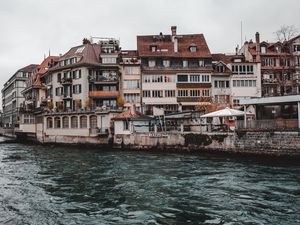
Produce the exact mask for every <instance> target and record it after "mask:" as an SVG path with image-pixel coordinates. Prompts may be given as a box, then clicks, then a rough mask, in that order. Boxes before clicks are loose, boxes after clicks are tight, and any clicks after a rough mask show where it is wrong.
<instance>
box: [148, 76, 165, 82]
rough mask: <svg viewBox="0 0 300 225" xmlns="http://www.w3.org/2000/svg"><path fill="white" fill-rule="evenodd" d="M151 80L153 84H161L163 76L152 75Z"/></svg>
mask: <svg viewBox="0 0 300 225" xmlns="http://www.w3.org/2000/svg"><path fill="white" fill-rule="evenodd" d="M151 78H152V82H153V83H162V82H163V81H164V76H162V75H152V76H151Z"/></svg>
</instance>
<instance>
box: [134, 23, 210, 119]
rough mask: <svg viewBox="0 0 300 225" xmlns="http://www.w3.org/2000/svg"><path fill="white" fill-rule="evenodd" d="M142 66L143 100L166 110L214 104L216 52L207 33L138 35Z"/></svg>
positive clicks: (150, 108)
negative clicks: (213, 70) (212, 78)
mask: <svg viewBox="0 0 300 225" xmlns="http://www.w3.org/2000/svg"><path fill="white" fill-rule="evenodd" d="M137 50H138V54H139V57H140V58H141V68H142V104H143V107H144V108H145V112H146V113H147V114H152V113H153V107H157V108H163V109H164V111H165V112H166V113H170V112H175V111H178V110H191V109H195V108H196V107H197V106H199V105H207V104H210V101H211V73H212V56H211V53H210V50H209V48H208V46H207V43H206V41H205V38H204V35H203V34H185V35H178V34H177V31H176V26H173V27H171V35H165V34H162V33H160V34H159V35H146V36H137Z"/></svg>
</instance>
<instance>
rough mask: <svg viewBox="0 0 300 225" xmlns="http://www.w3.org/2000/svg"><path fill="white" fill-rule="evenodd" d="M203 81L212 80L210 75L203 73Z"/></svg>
mask: <svg viewBox="0 0 300 225" xmlns="http://www.w3.org/2000/svg"><path fill="white" fill-rule="evenodd" d="M202 82H210V79H209V75H202Z"/></svg>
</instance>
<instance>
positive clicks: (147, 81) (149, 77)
mask: <svg viewBox="0 0 300 225" xmlns="http://www.w3.org/2000/svg"><path fill="white" fill-rule="evenodd" d="M150 82H151V76H147V75H145V76H143V83H150Z"/></svg>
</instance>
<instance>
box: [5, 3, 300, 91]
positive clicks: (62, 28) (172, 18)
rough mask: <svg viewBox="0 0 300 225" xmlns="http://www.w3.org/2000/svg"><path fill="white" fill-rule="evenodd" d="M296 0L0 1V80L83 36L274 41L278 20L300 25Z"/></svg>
mask: <svg viewBox="0 0 300 225" xmlns="http://www.w3.org/2000/svg"><path fill="white" fill-rule="evenodd" d="M298 11H299V1H298V0H285V1H282V0H272V1H268V0H252V1H241V0H226V1H225V0H185V1H182V0H151V1H150V0H126V1H125V0H109V1H107V0H106V1H104V0H43V1H38V0H26V1H24V0H10V1H1V3H0V32H1V33H0V34H1V35H0V74H1V81H0V85H1V87H2V86H3V83H4V82H5V81H6V80H7V79H8V78H9V77H10V76H12V75H13V73H14V72H15V71H16V70H18V69H19V68H21V67H23V66H26V65H27V64H30V63H40V62H41V61H42V60H43V56H44V54H48V50H49V49H50V50H51V54H56V55H58V54H59V53H64V52H66V51H67V50H68V49H69V48H70V47H72V46H75V45H79V44H81V40H82V39H83V38H84V37H89V36H113V37H116V38H120V40H121V45H122V48H123V49H136V35H138V34H156V33H159V32H163V33H169V32H170V26H171V25H177V27H178V28H177V29H178V33H204V35H205V37H206V40H207V42H208V44H209V47H210V50H211V51H212V52H233V51H234V49H235V47H236V45H237V44H239V43H240V21H241V20H242V21H243V28H244V29H243V30H244V35H243V39H244V38H245V37H247V39H250V38H254V33H255V32H256V31H259V32H260V33H261V39H262V40H269V41H272V40H273V39H274V33H273V32H274V31H276V30H277V29H278V28H279V27H280V26H281V25H283V24H287V25H292V24H293V25H295V26H296V27H298V28H300V21H299V19H298V17H297V15H298V13H299V12H298Z"/></svg>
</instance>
